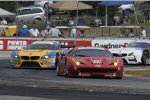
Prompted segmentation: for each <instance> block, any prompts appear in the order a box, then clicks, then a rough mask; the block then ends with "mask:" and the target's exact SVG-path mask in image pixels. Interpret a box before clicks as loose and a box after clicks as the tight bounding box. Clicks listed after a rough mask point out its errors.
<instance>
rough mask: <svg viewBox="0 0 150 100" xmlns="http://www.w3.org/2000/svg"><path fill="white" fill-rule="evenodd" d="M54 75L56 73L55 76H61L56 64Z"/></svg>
mask: <svg viewBox="0 0 150 100" xmlns="http://www.w3.org/2000/svg"><path fill="white" fill-rule="evenodd" d="M56 73H57V76H61V74H60V69H59V66H58V64H57V66H56Z"/></svg>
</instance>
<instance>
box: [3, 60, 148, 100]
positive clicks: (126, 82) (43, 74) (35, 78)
mask: <svg viewBox="0 0 150 100" xmlns="http://www.w3.org/2000/svg"><path fill="white" fill-rule="evenodd" d="M9 66H10V63H9V59H0V95H5V96H6V95H10V94H11V93H12V92H11V91H14V93H16V95H17V94H18V95H17V96H20V95H21V94H19V93H20V92H17V91H25V93H26V95H27V94H28V95H29V94H30V93H28V92H27V90H26V89H27V88H29V89H28V90H30V89H31V90H32V89H33V88H34V89H35V88H36V89H37V91H42V89H44V90H45V91H47V92H52V91H50V90H47V89H52V90H58V91H55V92H52V93H53V95H54V96H55V95H56V94H57V92H58V93H59V92H60V91H62V93H63V95H65V96H66V95H67V93H72V94H74V92H75V95H74V96H73V95H70V94H68V95H69V96H72V97H74V98H76V99H74V100H79V99H80V96H78V95H80V94H81V95H83V97H86V94H89V92H94V93H95V99H93V100H96V98H97V97H98V96H99V97H107V96H110V98H111V97H113V96H115V97H117V96H119V97H121V98H122V97H124V98H125V99H122V100H127V99H128V100H150V78H148V77H144V78H143V77H131V76H125V77H124V78H123V79H121V80H118V79H105V78H104V79H103V78H66V77H59V76H57V75H56V70H48V69H47V70H41V69H11V68H10V67H9ZM141 67H143V68H144V66H140V65H136V66H135V65H130V66H125V68H126V69H129V68H131V69H135V68H136V69H139V68H141ZM149 67H150V66H147V68H149ZM8 87H9V88H8ZM41 88H42V89H41ZM9 89H10V90H9ZM11 89H12V90H11ZM17 89H18V90H17ZM4 90H7V91H4ZM73 90H74V91H73ZM32 91H33V90H32ZM35 91H36V90H34V92H35ZM37 91H36V92H37ZM65 91H66V92H65ZM82 91H84V92H82ZM9 92H10V93H9ZM34 92H33V93H34ZM36 92H35V93H36ZM33 93H31V94H30V95H31V96H34V95H35V94H33ZM40 93H42V92H40ZM40 93H39V92H38V93H36V94H39V95H40ZM99 93H100V94H101V95H100V94H99ZM110 93H111V94H110ZM112 93H113V94H112ZM106 94H107V95H106ZM108 94H109V95H108ZM11 95H12V94H11ZM16 95H15V96H16ZM22 95H23V93H22ZM22 95H21V96H22ZM26 95H25V96H26ZM41 95H42V94H41ZM44 95H45V96H46V97H47V98H49V100H50V98H52V97H50V96H48V94H43V95H42V96H41V97H42V98H43V96H44ZM60 95H61V94H60ZM36 96H37V97H38V95H36ZM36 96H34V97H36ZM76 96H78V97H76ZM8 97H9V96H7V98H8ZM81 97H82V96H81ZM88 97H89V96H88V95H87V97H86V99H85V100H91V99H90V97H89V98H88ZM115 97H114V98H113V99H112V100H114V99H116V98H115ZM132 97H133V98H134V99H133V98H132ZM140 97H141V98H140ZM13 98H15V97H13ZM39 98H40V97H39ZM47 98H46V99H47ZM60 98H67V97H60ZM60 98H58V97H57V98H56V97H55V98H53V99H57V100H58V99H60ZM91 98H94V97H91ZM110 98H109V99H108V98H105V99H102V100H110ZM131 98H132V99H131ZM142 98H143V99H142ZM0 99H3V100H5V99H4V96H3V98H2V97H1V96H0ZM46 99H42V100H46ZM6 100H9V99H6ZM10 100H13V99H10ZM14 100H17V99H16V98H15V99H14ZM18 100H19V99H18ZM22 100H23V99H22ZM24 100H28V99H27V98H25V99H24ZM30 100H38V99H33V98H32V99H30ZM39 100H40V99H39ZM65 100H73V99H71V98H70V97H68V98H67V99H65Z"/></svg>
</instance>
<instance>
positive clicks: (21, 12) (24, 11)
mask: <svg viewBox="0 0 150 100" xmlns="http://www.w3.org/2000/svg"><path fill="white" fill-rule="evenodd" d="M31 13H32V12H31V9H22V10H20V11H19V15H25V14H31Z"/></svg>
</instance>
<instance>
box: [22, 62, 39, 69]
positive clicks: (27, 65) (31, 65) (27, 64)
mask: <svg viewBox="0 0 150 100" xmlns="http://www.w3.org/2000/svg"><path fill="white" fill-rule="evenodd" d="M21 67H22V68H40V65H39V63H37V62H23V63H22V64H21Z"/></svg>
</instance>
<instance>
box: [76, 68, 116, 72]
mask: <svg viewBox="0 0 150 100" xmlns="http://www.w3.org/2000/svg"><path fill="white" fill-rule="evenodd" d="M78 71H79V72H83V73H114V72H116V71H117V69H99V68H79V69H78Z"/></svg>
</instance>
